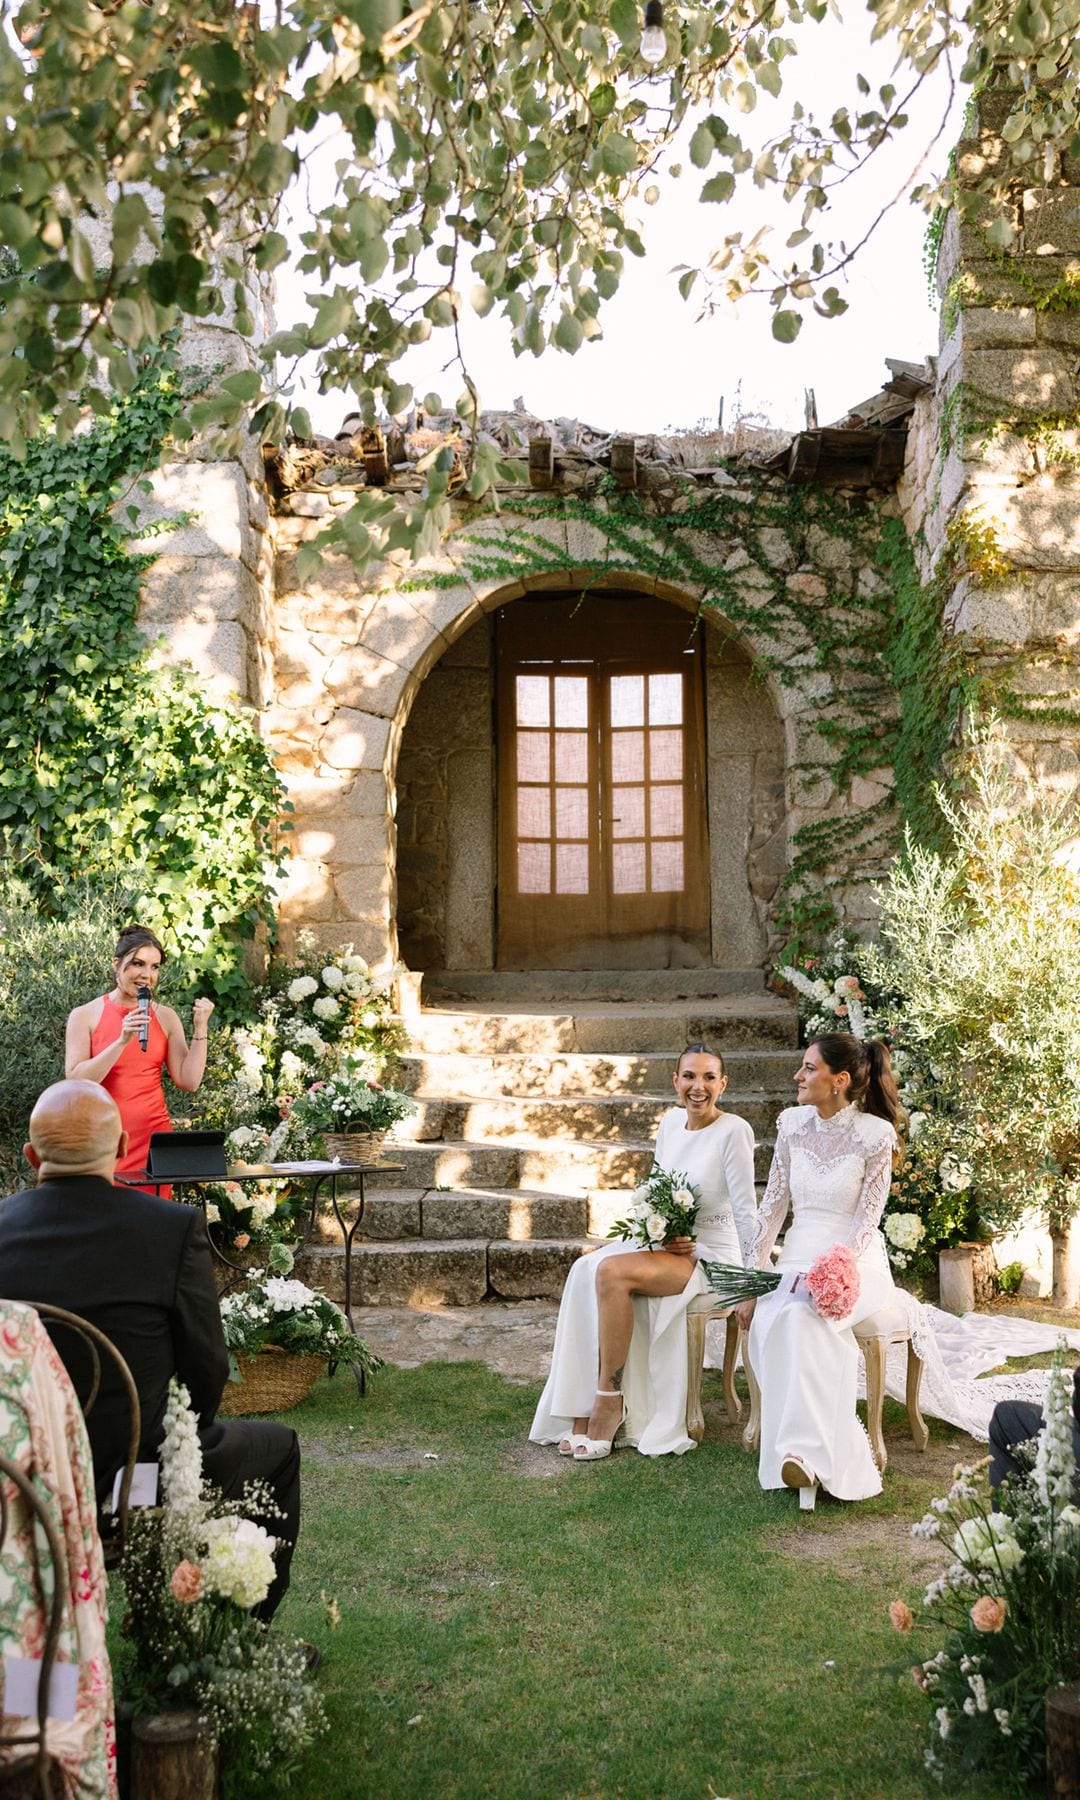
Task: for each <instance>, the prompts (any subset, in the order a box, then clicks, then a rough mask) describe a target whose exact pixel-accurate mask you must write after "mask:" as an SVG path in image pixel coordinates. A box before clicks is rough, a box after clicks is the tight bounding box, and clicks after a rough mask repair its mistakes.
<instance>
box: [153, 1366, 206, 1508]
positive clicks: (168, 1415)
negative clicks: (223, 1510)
mask: <svg viewBox="0 0 1080 1800" xmlns="http://www.w3.org/2000/svg"><path fill="white" fill-rule="evenodd" d="M160 1462H161V1491H162V1499H163V1501H164V1504H165V1506H166V1507H167V1508H168V1510H169V1511H170V1512H174V1513H190V1512H193V1511H194V1510H195V1509H196V1507H197V1506H198V1505H199V1496H200V1493H201V1491H202V1447H201V1445H200V1443H199V1427H198V1423H197V1421H196V1418H195V1414H194V1413H193V1412H192V1410H191V1395H190V1394H189V1393H188V1391H187V1388H186V1387H184V1386H183V1384H182V1383H181V1382H178V1381H175V1380H174V1381H170V1383H169V1398H168V1400H167V1401H166V1402H165V1419H164V1424H163V1428H162V1438H161V1450H160Z"/></svg>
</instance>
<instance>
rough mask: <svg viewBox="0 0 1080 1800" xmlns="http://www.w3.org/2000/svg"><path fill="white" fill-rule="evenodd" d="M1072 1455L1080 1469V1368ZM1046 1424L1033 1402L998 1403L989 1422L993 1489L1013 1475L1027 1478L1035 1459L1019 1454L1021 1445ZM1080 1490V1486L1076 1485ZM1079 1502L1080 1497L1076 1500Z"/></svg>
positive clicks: (1075, 1375) (1075, 1381)
mask: <svg viewBox="0 0 1080 1800" xmlns="http://www.w3.org/2000/svg"><path fill="white" fill-rule="evenodd" d="M1072 1409H1073V1430H1072V1435H1073V1455H1074V1456H1075V1458H1076V1464H1077V1468H1078V1469H1080V1368H1077V1369H1075V1370H1074V1371H1073V1402H1072ZM1045 1423H1046V1421H1045V1419H1044V1417H1043V1410H1042V1407H1041V1406H1035V1405H1034V1404H1033V1403H1032V1402H1031V1401H1030V1400H999V1401H998V1403H997V1405H996V1406H995V1408H994V1410H993V1413H992V1415H991V1418H990V1486H991V1487H992V1488H999V1487H1000V1486H1001V1484H1002V1482H1003V1481H1005V1480H1007V1479H1008V1477H1009V1476H1010V1475H1026V1474H1027V1473H1028V1472H1029V1471H1030V1469H1031V1467H1032V1459H1031V1458H1024V1457H1023V1456H1018V1455H1017V1454H1016V1451H1017V1446H1018V1445H1019V1444H1025V1443H1027V1441H1028V1439H1029V1438H1034V1437H1038V1435H1039V1432H1040V1431H1041V1430H1042V1428H1043V1426H1044V1424H1045ZM1077 1486H1078V1487H1080V1482H1078V1483H1077ZM1076 1498H1077V1501H1078V1502H1080V1493H1078V1494H1077V1496H1076Z"/></svg>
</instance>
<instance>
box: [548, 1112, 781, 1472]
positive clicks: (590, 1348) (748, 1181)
mask: <svg viewBox="0 0 1080 1800" xmlns="http://www.w3.org/2000/svg"><path fill="white" fill-rule="evenodd" d="M655 1158H656V1161H657V1162H658V1163H659V1165H660V1167H661V1168H662V1169H665V1170H667V1171H668V1173H669V1174H679V1175H685V1176H686V1177H687V1179H688V1180H689V1181H692V1182H693V1184H694V1186H695V1187H696V1188H697V1189H698V1190H699V1192H700V1194H701V1201H700V1204H699V1209H698V1218H697V1242H696V1244H695V1246H694V1257H695V1263H694V1268H693V1271H692V1273H691V1276H690V1279H689V1281H688V1282H687V1284H686V1286H685V1288H684V1289H683V1291H682V1293H681V1294H669V1295H665V1296H664V1297H663V1298H661V1299H657V1300H653V1299H650V1298H649V1297H648V1296H646V1295H644V1294H637V1295H635V1296H634V1334H633V1337H632V1339H631V1342H630V1352H629V1355H628V1357H627V1362H626V1368H625V1370H624V1372H623V1379H622V1390H623V1393H624V1395H625V1398H626V1406H627V1414H626V1432H625V1435H626V1440H627V1442H628V1443H631V1444H636V1446H637V1448H638V1449H639V1450H640V1451H641V1453H642V1455H643V1456H666V1455H676V1456H681V1455H682V1454H683V1452H684V1451H686V1450H692V1449H693V1448H694V1441H693V1439H692V1438H691V1437H688V1436H687V1431H686V1380H687V1361H686V1309H687V1307H688V1306H689V1304H690V1301H691V1300H692V1299H693V1298H694V1296H695V1295H696V1294H701V1293H704V1292H705V1291H706V1286H707V1284H706V1281H705V1277H704V1275H703V1274H702V1272H701V1269H700V1267H699V1266H698V1263H699V1261H700V1259H701V1258H703V1257H707V1258H708V1259H709V1260H710V1261H714V1262H727V1263H733V1262H734V1263H741V1262H743V1261H744V1257H745V1251H746V1249H747V1247H748V1245H749V1243H750V1239H751V1237H752V1236H753V1232H754V1217H755V1194H754V1134H753V1132H752V1130H751V1129H750V1126H749V1125H748V1124H747V1123H746V1120H745V1119H738V1118H736V1117H735V1115H734V1114H733V1113H721V1114H720V1116H719V1118H717V1119H714V1121H713V1123H712V1124H711V1125H706V1126H704V1127H702V1128H701V1129H700V1130H698V1131H690V1130H689V1129H688V1128H687V1124H686V1114H685V1112H684V1111H683V1109H682V1107H673V1108H672V1110H671V1111H670V1112H667V1113H665V1114H664V1117H663V1118H662V1119H661V1121H660V1129H659V1131H658V1132H657V1134H656V1150H655ZM627 1200H628V1204H629V1196H628V1197H627ZM628 1254H637V1255H640V1254H641V1248H640V1245H638V1244H625V1243H615V1244H608V1245H605V1246H604V1247H603V1248H602V1249H600V1250H596V1251H594V1252H592V1254H590V1255H587V1256H582V1257H580V1258H579V1259H578V1261H577V1262H576V1263H575V1264H574V1266H573V1268H572V1269H571V1270H570V1273H569V1275H568V1276H567V1278H566V1286H565V1287H564V1288H563V1293H562V1300H561V1302H560V1305H559V1317H558V1322H557V1324H556V1327H555V1343H554V1347H553V1349H552V1353H551V1373H550V1374H549V1376H548V1379H547V1385H546V1387H545V1388H544V1391H543V1393H542V1394H541V1396H540V1404H539V1406H538V1407H537V1409H536V1416H535V1418H534V1419H533V1422H532V1428H531V1430H530V1432H529V1437H530V1438H531V1440H532V1441H533V1443H536V1444H552V1443H557V1442H558V1440H559V1439H560V1438H562V1437H565V1436H566V1435H567V1433H568V1432H569V1431H571V1429H572V1426H573V1421H574V1419H575V1418H586V1417H588V1414H589V1413H590V1412H591V1410H592V1403H593V1398H594V1396H595V1394H596V1382H597V1371H598V1367H599V1358H600V1342H599V1314H598V1309H597V1302H596V1271H597V1268H598V1267H599V1265H600V1263H601V1262H602V1261H603V1260H604V1258H605V1257H608V1256H626V1255H628Z"/></svg>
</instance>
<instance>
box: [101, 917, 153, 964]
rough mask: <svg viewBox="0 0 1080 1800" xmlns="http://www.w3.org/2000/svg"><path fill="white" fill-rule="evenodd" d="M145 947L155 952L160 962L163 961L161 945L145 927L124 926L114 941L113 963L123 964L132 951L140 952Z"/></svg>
mask: <svg viewBox="0 0 1080 1800" xmlns="http://www.w3.org/2000/svg"><path fill="white" fill-rule="evenodd" d="M147 945H149V947H150V949H151V950H156V951H157V953H158V955H159V956H160V958H161V960H162V962H164V961H165V952H164V950H163V949H162V947H161V944H160V943H159V941H158V939H157V938H156V937H155V936H154V933H153V932H152V931H151V930H150V929H149V928H148V927H147V926H146V925H125V926H124V929H123V931H122V932H121V933H120V936H119V937H118V938H117V940H116V949H115V950H114V951H113V961H114V962H125V961H126V960H127V958H128V957H129V956H130V955H131V953H132V951H133V950H142V949H144V948H145V947H146V946H147Z"/></svg>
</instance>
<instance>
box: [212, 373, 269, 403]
mask: <svg viewBox="0 0 1080 1800" xmlns="http://www.w3.org/2000/svg"><path fill="white" fill-rule="evenodd" d="M221 387H222V391H223V392H224V393H226V394H231V395H232V396H233V398H234V399H236V400H242V401H243V402H244V404H245V405H248V404H249V403H250V402H251V401H252V400H257V399H258V398H259V395H260V394H261V393H262V376H261V375H260V374H259V373H258V371H257V370H255V369H238V370H237V372H236V374H235V375H227V376H226V378H225V380H224V381H223V382H222V383H221Z"/></svg>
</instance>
